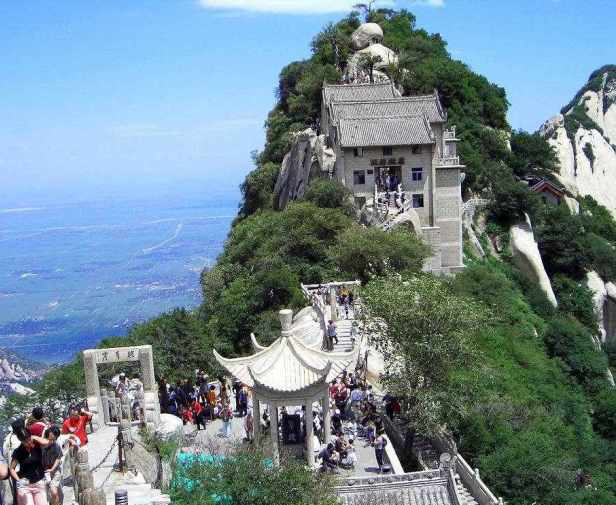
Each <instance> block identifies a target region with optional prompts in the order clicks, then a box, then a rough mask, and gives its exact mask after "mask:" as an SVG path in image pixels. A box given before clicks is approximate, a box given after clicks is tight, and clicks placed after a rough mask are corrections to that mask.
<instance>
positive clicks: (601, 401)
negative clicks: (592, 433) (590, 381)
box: [593, 387, 616, 440]
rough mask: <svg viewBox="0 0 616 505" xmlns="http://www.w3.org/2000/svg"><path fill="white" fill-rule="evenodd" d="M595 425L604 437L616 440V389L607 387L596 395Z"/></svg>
mask: <svg viewBox="0 0 616 505" xmlns="http://www.w3.org/2000/svg"><path fill="white" fill-rule="evenodd" d="M593 426H594V428H595V430H596V431H597V432H598V433H600V434H601V436H602V437H604V438H606V439H608V440H616V391H614V390H613V389H612V388H608V387H605V388H603V389H602V390H601V392H600V393H599V394H598V395H597V396H596V397H595V403H594V412H593Z"/></svg>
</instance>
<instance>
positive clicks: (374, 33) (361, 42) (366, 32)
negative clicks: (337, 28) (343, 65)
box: [351, 23, 383, 49]
mask: <svg viewBox="0 0 616 505" xmlns="http://www.w3.org/2000/svg"><path fill="white" fill-rule="evenodd" d="M351 41H352V42H353V46H354V47H355V49H363V48H365V47H368V46H369V45H370V44H373V43H375V42H382V41H383V30H382V29H381V27H380V26H379V25H378V24H376V23H364V24H362V25H361V26H360V27H359V28H358V29H357V30H355V31H354V32H353V35H351Z"/></svg>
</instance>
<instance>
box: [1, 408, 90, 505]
mask: <svg viewBox="0 0 616 505" xmlns="http://www.w3.org/2000/svg"><path fill="white" fill-rule="evenodd" d="M91 419H92V414H91V413H90V412H88V411H87V410H84V409H81V408H79V407H71V408H70V409H69V412H68V416H67V418H66V420H65V421H64V422H63V423H62V425H61V426H58V425H56V424H54V423H52V422H50V421H49V420H48V418H46V416H45V412H44V411H43V409H42V408H41V407H35V408H34V409H33V410H32V414H31V415H30V416H28V417H27V418H26V419H23V418H22V419H18V420H16V421H14V422H13V423H12V424H11V434H10V435H9V436H8V437H7V439H6V441H5V443H4V446H3V448H2V449H3V450H2V454H0V480H7V479H10V481H11V487H12V490H13V495H14V496H15V497H16V499H17V504H18V505H47V504H48V503H51V504H52V505H56V504H59V503H62V482H63V477H64V462H65V458H66V455H67V454H68V451H69V449H70V448H71V447H76V448H79V450H86V447H87V443H88V435H87V425H88V423H89V422H90V420H91ZM1 503H2V497H1V496H0V504H1ZM6 505H8V504H6Z"/></svg>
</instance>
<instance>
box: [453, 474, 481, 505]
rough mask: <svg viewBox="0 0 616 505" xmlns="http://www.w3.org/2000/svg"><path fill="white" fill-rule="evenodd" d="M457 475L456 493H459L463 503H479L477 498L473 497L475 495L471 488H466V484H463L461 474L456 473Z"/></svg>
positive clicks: (468, 504)
mask: <svg viewBox="0 0 616 505" xmlns="http://www.w3.org/2000/svg"><path fill="white" fill-rule="evenodd" d="M455 477H456V493H457V494H458V496H459V498H460V501H461V502H462V503H461V505H479V504H478V503H477V501H476V500H475V498H473V495H471V493H470V492H469V490H468V489H466V487H465V486H464V484H462V481H461V480H460V476H459V475H458V474H456V476H455Z"/></svg>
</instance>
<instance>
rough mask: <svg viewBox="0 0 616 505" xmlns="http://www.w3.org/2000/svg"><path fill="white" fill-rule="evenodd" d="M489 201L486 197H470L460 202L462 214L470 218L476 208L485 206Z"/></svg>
mask: <svg viewBox="0 0 616 505" xmlns="http://www.w3.org/2000/svg"><path fill="white" fill-rule="evenodd" d="M489 203H490V200H488V199H487V198H470V199H468V200H467V201H466V202H464V203H463V204H462V214H464V215H466V216H467V217H468V218H469V219H471V220H472V219H473V216H474V215H475V212H476V211H477V209H483V208H485V207H487V206H488V204H489Z"/></svg>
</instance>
